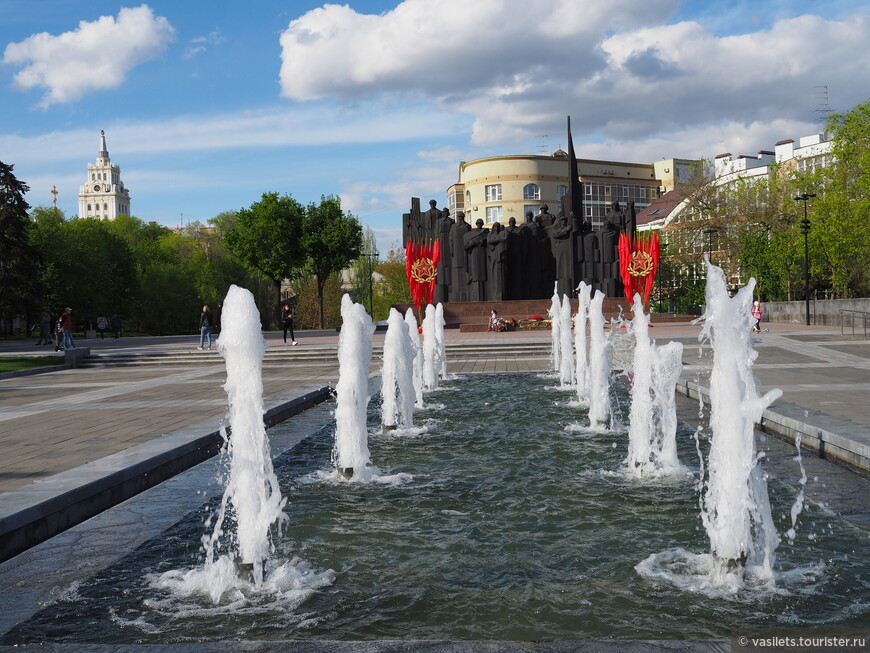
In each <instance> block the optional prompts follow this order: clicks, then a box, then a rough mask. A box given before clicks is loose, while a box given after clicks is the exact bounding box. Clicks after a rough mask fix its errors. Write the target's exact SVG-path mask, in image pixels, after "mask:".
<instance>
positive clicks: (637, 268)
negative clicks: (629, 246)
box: [628, 252, 653, 277]
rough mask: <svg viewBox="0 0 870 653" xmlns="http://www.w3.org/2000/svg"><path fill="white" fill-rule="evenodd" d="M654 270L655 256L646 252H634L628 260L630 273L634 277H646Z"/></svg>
mask: <svg viewBox="0 0 870 653" xmlns="http://www.w3.org/2000/svg"><path fill="white" fill-rule="evenodd" d="M652 271H653V258H652V256H650V255H649V254H647V253H646V252H632V253H631V258H629V260H628V273H629V274H630V275H631V276H633V277H645V276H647V275H649V274H650V273H651V272H652Z"/></svg>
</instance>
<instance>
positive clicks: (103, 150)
mask: <svg viewBox="0 0 870 653" xmlns="http://www.w3.org/2000/svg"><path fill="white" fill-rule="evenodd" d="M97 158H100V159H108V158H109V148H108V147H106V132H105V131H103V130H102V129H101V130H100V151H99V152H97Z"/></svg>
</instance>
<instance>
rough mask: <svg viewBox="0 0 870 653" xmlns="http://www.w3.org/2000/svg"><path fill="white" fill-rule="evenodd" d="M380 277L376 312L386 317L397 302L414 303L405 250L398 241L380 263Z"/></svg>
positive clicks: (376, 297)
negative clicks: (409, 283) (406, 266)
mask: <svg viewBox="0 0 870 653" xmlns="http://www.w3.org/2000/svg"><path fill="white" fill-rule="evenodd" d="M378 273H379V274H380V279H379V280H378V281H377V283H376V284H375V312H376V313H377V314H378V315H379V316H382V317H379V319H386V318H387V317H388V316H389V314H390V307H392V306H393V305H395V304H413V299H412V298H411V288H410V286H408V274H407V272H406V270H405V250H404V249H403V248H402V246H401V245H400V244H398V243H396V245H395V246H394V247H393V248H391V249H390V251H389V252H388V253H387V258H386V260H385V261H384V262H383V263H381V264H380V265H378Z"/></svg>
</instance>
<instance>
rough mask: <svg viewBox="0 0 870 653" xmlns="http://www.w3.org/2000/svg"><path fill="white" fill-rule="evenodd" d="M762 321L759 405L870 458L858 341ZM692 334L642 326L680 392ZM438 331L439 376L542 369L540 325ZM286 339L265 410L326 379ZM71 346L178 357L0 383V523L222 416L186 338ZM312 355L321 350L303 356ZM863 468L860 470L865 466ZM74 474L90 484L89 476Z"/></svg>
mask: <svg viewBox="0 0 870 653" xmlns="http://www.w3.org/2000/svg"><path fill="white" fill-rule="evenodd" d="M768 327H769V329H770V332H768V333H762V334H758V335H756V336H754V338H753V340H754V342H755V346H756V348H757V350H758V352H759V356H758V360H757V361H756V364H755V367H754V370H755V373H756V376H757V377H758V378H759V381H760V383H761V389H762V390H766V389H768V388H770V387H779V388H781V389H782V390H783V397H782V399H781V400H780V401H778V402H777V403H776V404H774V406H772V407H771V410H772V411H776V410H777V408H778V407H779V406H782V407H784V408H785V409H786V410H784V411H781V412H784V413H788V414H789V415H790V417H789V419H791V420H792V421H795V420H796V421H797V422H803V423H805V424H807V425H808V432H809V431H813V432H815V431H814V429H815V430H819V429H821V430H819V433H821V432H824V433H834V434H837V435H839V436H841V437H845V439H846V440H847V441H848V442H851V443H856V447H857V449H858V450H859V453H860V452H863V454H862V455H864V456H865V459H866V460H868V461H870V410H868V408H867V401H866V399H867V391H868V389H870V342H868V341H866V340H854V339H852V338H851V337H849V336H841V335H840V332H839V329H834V328H830V327H806V326H803V325H791V324H770V325H768ZM699 331H700V327H699V326H697V325H692V324H689V323H661V324H659V325H655V324H654V327H653V328H652V329H650V334H651V336H652V337H654V338H655V339H656V341H657V342H658V343H659V344H663V343H664V342H667V341H669V340H679V341H681V342H682V343H683V344H684V347H685V349H684V355H683V362H684V373H683V381H684V382H685V383H686V384H687V389H686V390H687V391H689V392H691V386H692V384H693V383H694V384H696V385H697V386H700V387H701V388H702V389H703V387H704V386H705V385H706V382H705V372H706V371H707V370H708V369H709V364H710V351H709V347H701V346H700V345H699V343H698V340H697V335H698V333H699ZM616 333H620V330H616ZM621 333H623V334H624V333H625V331H624V330H622V331H621ZM383 336H384V333H383V332H377V333H376V334H375V336H374V341H375V346H376V347H377V346H378V345H379V344H380V343H382V342H383ZM446 336H447V343H448V347H449V353H448V371H449V372H451V373H455V374H474V373H501V372H530V371H531V372H534V371H545V370H547V369H548V367H549V357H548V354H547V348H548V344H549V341H550V332H549V331H546V330H540V331H515V332H505V333H459V331H458V330H448V331H447V332H446ZM297 338H298V341H299V343H300V344H299V346H298V347H292V348H290V347H285V346H284V345H283V344H282V343H281V337H280V334H278V333H268V334H266V341H267V344H268V345H269V347H270V350H269V352H277V351H278V350H281V352H282V358H280V359H275V361H274V362H270V358H269V353H268V352H267V358H266V362H265V363H264V368H263V380H264V396H265V397H266V398H267V400H266V404H267V408H268V407H271V408H273V409H276V408H278V407H280V406H285V405H288V404H292V403H293V402H297V404H298V402H299V401H300V398H302V397H309V395H311V393H316V392H317V391H318V390H319V389H321V388H323V387H325V386H328V385H330V384H334V383H335V382H336V381H337V378H338V362H337V357H336V356H335V351H336V347H337V342H338V335H337V333H336V332H335V331H319V332H301V333H299V334H297ZM77 344H78V345H79V346H80V347H81V346H87V347H90V348H91V349H92V352H93V353H97V354H101V355H106V356H111V355H113V354H118V353H120V352H123V351H129V350H134V351H136V352H139V353H144V352H163V353H166V354H175V355H177V357H178V361H177V362H175V363H173V362H172V361H173V359H172V358H169V361H168V362H165V363H162V364H160V365H149V364H142V365H127V366H119V367H85V368H78V369H67V370H62V371H54V372H50V373H45V374H33V375H28V376H15V377H12V378H0V524H2V520H3V518H4V516H8V515H9V514H10V512H14V511H16V510H19V509H20V508H21V507H22V506H23V505H24V506H26V505H29V504H32V503H34V502H36V501H42V500H44V498H45V495H44V492H45V491H46V490H49V489H50V493H51V496H52V497H55V496H56V495H58V494H61V493H62V492H63V491H64V489H65V488H66V487H67V486H68V485H69V484H70V483H72V482H73V481H72V479H73V478H76V479H77V480H76V481H75V482H77V483H82V482H83V481H82V477H81V476H80V475H77V470H81V469H87V468H93V467H102V466H104V462H105V461H109V460H111V461H112V465H113V467H112V469H113V470H114V472H123V471H124V468H125V466H126V465H132V464H133V463H132V462H131V458H130V456H129V455H128V453H129V452H136V453H138V452H140V451H142V450H147V451H148V452H149V453H148V455H153V451H154V448H155V447H158V448H159V446H162V444H165V443H166V442H170V441H173V438H174V437H176V436H178V434H179V433H181V432H193V431H196V429H197V428H198V429H199V431H200V432H198V434H197V437H199V436H201V435H204V434H205V433H206V432H209V433H212V434H213V433H214V432H215V431H216V429H217V427H218V425H219V422H220V419H221V417H222V416H223V414H224V413H225V410H226V394H225V392H224V390H223V388H222V383H223V381H224V379H225V374H226V373H225V368H224V364H223V359H222V358H220V356H219V355H218V354H217V353H216V351H214V350H213V351H210V352H208V351H204V352H197V351H195V350H196V344H197V339H196V337H195V336H171V337H160V338H122V339H120V340H118V341H115V340H113V339H106V340H88V341H79V342H78V343H77ZM523 347H525V348H526V350H525V351H523ZM50 349H53V348H49V347H42V348H40V347H36V346H34V345H33V344H32V341H27V342H20V341H0V356H2V355H31V354H46V353H52V352H51V351H50ZM316 351H319V352H320V353H321V354H322V355H321V356H320V357H317V356H313V357H312V356H311V353H312V352H316ZM182 354H183V355H186V356H189V355H190V354H193V355H196V356H199V357H202V358H201V361H207V362H197V363H196V364H190V363H188V362H185V361H184V360H181V359H182ZM60 356H61V355H58V358H59V362H60V361H61V360H62V358H61V357H60ZM188 360H189V358H188ZM197 360H199V359H197ZM378 368H379V361H378V360H374V361H373V364H372V372H373V373H376V372H377V370H378ZM324 396H325V395H323V396H321V397H319V399H317V400H322V398H324ZM309 399H310V397H309ZM191 429H193V431H191ZM838 432H839V433H838ZM820 437H821V436H820ZM825 437H827V436H825ZM805 442H806V440H805ZM197 446H199V447H200V448H202V446H200V445H197ZM209 446H212V447H213V446H214V444H213V443H211V444H210V445H209ZM824 446H825V445H824V443H822V447H824ZM823 451H824V449H823ZM827 453H830V451H828V452H827ZM164 455H168V454H164ZM209 455H210V454H209ZM113 457H114V458H113ZM136 460H137V461H139V459H138V458H136ZM137 464H138V462H137ZM131 468H132V467H131ZM868 468H870V466H865V470H866V469H868ZM71 475H72V476H71ZM129 475H130V474H128V476H129ZM84 478H85V480H86V481H87V482H90V481H89V480H88V479H90V477H89V476H85V477H84ZM0 530H2V528H0ZM0 559H2V558H0Z"/></svg>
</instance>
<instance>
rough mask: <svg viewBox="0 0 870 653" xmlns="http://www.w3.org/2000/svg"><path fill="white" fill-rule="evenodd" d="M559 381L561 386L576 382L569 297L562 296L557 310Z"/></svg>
mask: <svg viewBox="0 0 870 653" xmlns="http://www.w3.org/2000/svg"><path fill="white" fill-rule="evenodd" d="M559 322H560V325H559V349H560V357H559V362H560V365H559V383H560V385H561V386H562V387H563V388H566V387H571V386H574V384H575V383H576V382H577V379H576V372H575V369H576V368H575V366H574V342H573V335H574V334H573V333H572V332H571V299H570V298H569V297H568V295H563V296H562V306H561V308H560V310H559Z"/></svg>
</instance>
